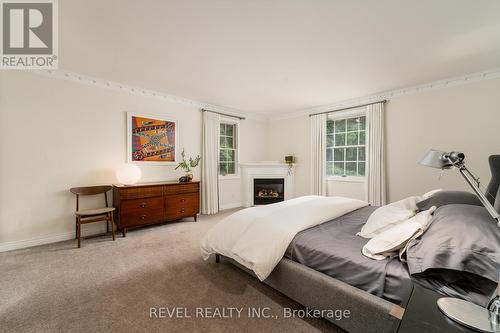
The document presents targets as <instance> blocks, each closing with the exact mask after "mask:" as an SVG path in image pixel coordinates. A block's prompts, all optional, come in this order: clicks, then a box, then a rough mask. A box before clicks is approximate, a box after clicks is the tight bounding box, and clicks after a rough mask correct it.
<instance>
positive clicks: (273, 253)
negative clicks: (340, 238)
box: [201, 196, 368, 281]
mask: <svg viewBox="0 0 500 333" xmlns="http://www.w3.org/2000/svg"><path fill="white" fill-rule="evenodd" d="M365 206H368V203H367V202H364V201H361V200H356V199H349V198H342V197H321V196H304V197H299V198H295V199H291V200H287V201H283V202H280V203H276V204H272V205H266V206H257V207H251V208H246V209H243V210H240V211H238V212H236V213H234V214H232V215H230V216H228V217H227V218H225V219H224V220H222V221H221V222H219V223H218V224H217V225H215V226H214V227H213V228H212V229H211V230H210V231H209V232H208V233H207V234H206V235H205V237H204V238H203V239H202V241H201V253H202V256H203V259H205V260H207V259H208V258H209V256H210V254H212V253H218V254H222V255H224V256H227V257H229V258H232V259H234V260H236V261H237V262H238V263H240V264H241V265H243V266H245V267H247V268H249V269H251V270H252V271H253V272H254V273H255V275H257V277H258V278H259V279H260V280H261V281H263V280H265V279H266V278H267V277H268V276H269V274H271V272H272V271H273V269H274V267H275V266H276V265H277V264H278V263H279V261H280V260H281V258H283V255H284V254H285V251H286V249H287V248H288V245H289V244H290V242H291V241H292V240H293V238H294V237H295V235H296V234H297V233H298V232H300V231H302V230H305V229H307V228H310V227H313V226H316V225H318V224H321V223H323V222H326V221H329V220H331V219H334V218H336V217H339V216H341V215H344V214H347V213H349V212H351V211H353V210H356V209H359V208H361V207H365Z"/></svg>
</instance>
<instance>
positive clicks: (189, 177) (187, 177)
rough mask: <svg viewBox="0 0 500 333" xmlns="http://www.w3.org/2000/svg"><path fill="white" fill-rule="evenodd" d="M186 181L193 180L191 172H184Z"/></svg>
mask: <svg viewBox="0 0 500 333" xmlns="http://www.w3.org/2000/svg"><path fill="white" fill-rule="evenodd" d="M186 179H187V181H188V182H190V181H192V180H193V173H192V172H186Z"/></svg>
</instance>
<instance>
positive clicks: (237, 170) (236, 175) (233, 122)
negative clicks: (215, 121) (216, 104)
mask: <svg viewBox="0 0 500 333" xmlns="http://www.w3.org/2000/svg"><path fill="white" fill-rule="evenodd" d="M220 124H230V125H235V129H236V135H235V136H234V139H235V140H236V147H235V148H234V171H235V173H233V174H229V175H225V176H223V175H221V174H219V157H217V175H218V176H219V180H230V179H239V178H240V120H239V119H235V118H229V117H221V118H220ZM217 139H218V140H219V142H220V128H219V135H218V137H217ZM218 154H219V155H220V147H219V151H218Z"/></svg>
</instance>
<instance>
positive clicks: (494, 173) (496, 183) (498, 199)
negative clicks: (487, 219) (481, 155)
mask: <svg viewBox="0 0 500 333" xmlns="http://www.w3.org/2000/svg"><path fill="white" fill-rule="evenodd" d="M488 162H489V163H490V170H491V180H490V182H489V184H488V186H487V187H486V197H487V198H488V200H489V201H490V203H491V204H492V205H494V206H495V208H496V210H500V155H491V156H490V157H489V158H488Z"/></svg>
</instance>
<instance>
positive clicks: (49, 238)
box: [0, 223, 106, 252]
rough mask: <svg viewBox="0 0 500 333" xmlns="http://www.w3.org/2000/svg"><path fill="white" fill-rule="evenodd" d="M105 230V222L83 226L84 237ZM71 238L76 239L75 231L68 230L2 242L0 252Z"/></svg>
mask: <svg viewBox="0 0 500 333" xmlns="http://www.w3.org/2000/svg"><path fill="white" fill-rule="evenodd" d="M105 231H106V226H105V224H102V225H101V223H99V224H96V223H93V224H88V225H84V226H82V235H83V236H84V237H86V236H92V235H97V234H100V233H103V232H105ZM70 239H75V231H68V232H63V233H58V234H53V235H45V236H41V237H36V238H30V239H23V240H18V241H13V242H5V243H0V252H6V251H12V250H19V249H25V248H28V247H33V246H38V245H45V244H50V243H57V242H62V241H66V240H70Z"/></svg>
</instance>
